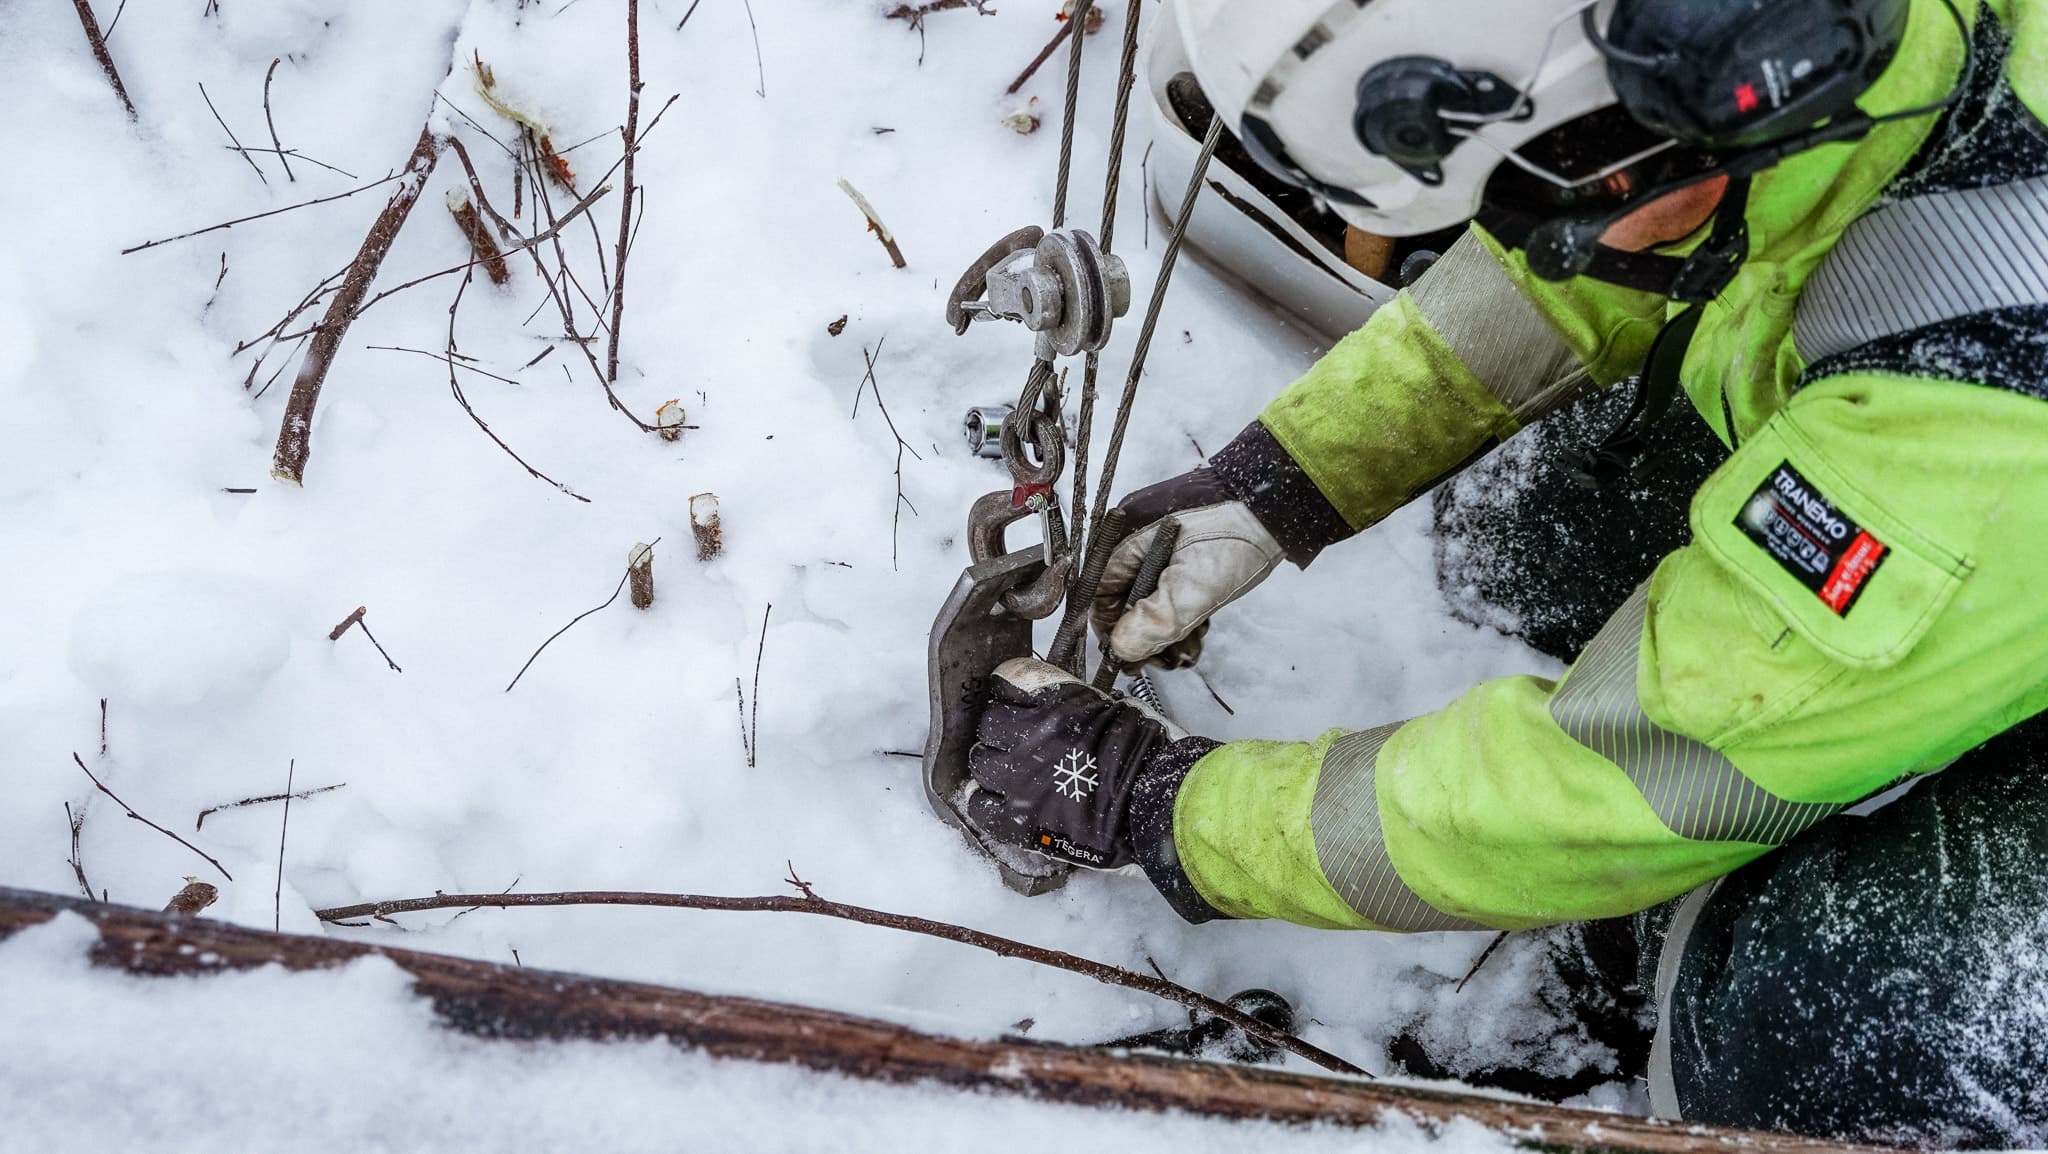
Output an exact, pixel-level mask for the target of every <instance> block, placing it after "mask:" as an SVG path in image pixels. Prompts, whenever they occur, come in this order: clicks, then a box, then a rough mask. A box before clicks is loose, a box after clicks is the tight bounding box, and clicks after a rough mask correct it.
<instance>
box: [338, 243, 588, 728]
mask: <svg viewBox="0 0 2048 1154" xmlns="http://www.w3.org/2000/svg"><path fill="white" fill-rule="evenodd" d="M471 275H474V274H471ZM470 279H471V276H464V277H463V278H462V284H461V285H460V286H459V287H457V288H456V290H455V300H454V301H453V302H451V303H450V304H449V305H448V355H447V356H446V357H443V358H442V359H443V360H445V361H447V362H448V391H449V392H450V393H451V394H453V395H454V397H455V403H456V404H458V405H461V406H462V411H463V412H465V413H468V414H469V419H470V420H472V421H474V422H476V427H477V428H479V429H482V430H483V432H484V436H486V437H489V438H490V439H491V443H492V444H494V445H496V446H498V447H499V448H500V449H503V450H505V455H506V456H508V457H510V458H512V460H513V461H515V462H517V463H518V465H519V467H520V468H522V469H525V470H526V473H527V475H528V476H530V477H532V478H533V479H534V480H536V481H540V482H542V483H544V484H547V485H549V486H552V487H553V488H554V489H556V490H557V491H559V492H562V493H566V494H567V495H569V496H571V497H574V498H575V499H577V500H578V501H581V502H583V503H584V504H586V505H588V504H590V498H588V497H586V496H584V495H583V494H581V493H578V492H577V491H576V490H574V489H571V488H570V487H569V486H567V485H564V484H563V483H561V482H560V481H557V480H555V479H554V478H553V477H550V476H548V475H547V474H546V473H543V472H541V471H540V470H539V469H536V468H534V467H533V466H532V465H529V464H527V463H526V458H524V457H521V456H520V455H519V454H518V453H515V452H513V451H512V446H510V445H508V444H506V443H505V440H504V438H502V437H500V436H498V434H497V433H495V432H493V431H492V430H491V427H490V426H489V425H487V424H485V423H484V419H483V418H482V417H480V416H478V415H477V412H476V410H475V409H474V408H472V407H471V406H470V403H469V398H468V397H467V396H465V395H463V392H462V382H461V381H459V380H457V379H456V376H455V370H456V367H457V365H456V361H455V357H456V355H457V354H456V352H455V313H456V310H458V309H460V308H461V307H462V294H463V293H464V292H467V291H468V290H469V282H470ZM463 367H467V366H463ZM499 379H500V380H503V379H504V378H502V377H500V378H499ZM363 632H365V633H368V632H369V629H368V627H367V626H366V627H365V628H364V630H363ZM373 640H374V639H373ZM377 648H378V650H379V651H380V652H381V651H382V650H383V646H381V645H380V646H378V647H377ZM535 656H538V654H536V655H535ZM385 660H386V661H389V660H391V659H390V657H389V656H386V657H385ZM392 668H393V669H397V668H398V666H397V665H395V664H394V665H393V666H392ZM522 672H523V671H522ZM514 680H515V681H516V680H518V679H517V678H514ZM505 688H506V691H507V692H510V691H511V688H512V687H511V686H509V685H508V686H506V687H505Z"/></svg>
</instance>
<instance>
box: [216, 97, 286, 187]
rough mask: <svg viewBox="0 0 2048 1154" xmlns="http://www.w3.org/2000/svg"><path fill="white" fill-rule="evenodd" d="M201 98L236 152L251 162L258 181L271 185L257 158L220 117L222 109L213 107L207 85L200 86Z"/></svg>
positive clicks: (250, 165)
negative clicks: (236, 137) (207, 92)
mask: <svg viewBox="0 0 2048 1154" xmlns="http://www.w3.org/2000/svg"><path fill="white" fill-rule="evenodd" d="M266 90H267V85H266ZM199 98H200V99H201V100H204V101H206V110H207V111H208V112H211V113H213V122H214V123H215V124H218V125H220V130H221V131H222V132H225V133H227V134H228V143H229V144H231V145H233V146H234V150H235V151H236V152H239V153H241V154H242V159H243V160H246V161H248V162H249V168H250V169H251V170H252V171H254V172H255V173H256V179H258V180H260V181H262V182H263V183H265V184H269V183H270V178H269V177H267V176H265V175H263V167H262V166H261V165H259V164H257V163H256V158H255V157H253V156H250V155H249V150H248V149H246V148H243V147H242V142H241V141H239V140H237V139H235V130H234V129H232V128H229V127H228V122H227V121H226V120H223V119H222V118H221V115H220V109H218V108H215V107H214V106H213V97H211V96H208V95H207V94H206V85H204V84H201V85H200V86H199Z"/></svg>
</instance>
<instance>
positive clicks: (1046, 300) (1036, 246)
mask: <svg viewBox="0 0 2048 1154" xmlns="http://www.w3.org/2000/svg"><path fill="white" fill-rule="evenodd" d="M1130 309H1131V274H1130V270H1129V269H1128V268H1127V267H1125V265H1124V262H1123V259H1122V258H1121V257H1118V256H1116V255H1115V254H1113V253H1107V252H1104V251H1102V246H1101V245H1099V244H1097V243H1096V241H1095V238H1094V237H1093V236H1091V235H1089V234H1088V233H1087V232H1085V231H1083V230H1081V229H1078V228H1065V229H1058V230H1055V231H1053V232H1045V231H1044V230H1042V229H1039V228H1037V227H1035V226H1034V227H1031V228H1023V229H1019V230H1017V231H1016V232H1013V233H1011V234H1010V235H1009V236H1006V237H1004V238H1003V239H1002V240H999V241H997V242H996V243H995V244H994V245H993V246H991V247H990V248H989V250H988V251H987V252H985V253H983V254H982V255H981V257H980V259H978V260H976V261H975V262H974V263H973V264H972V265H969V266H968V269H967V271H966V272H965V273H963V274H962V275H961V277H960V283H959V284H957V285H955V286H954V287H953V292H952V294H951V295H950V296H949V297H947V299H946V319H947V320H948V321H949V322H951V323H952V325H953V330H954V331H955V332H959V333H964V332H966V331H967V326H968V325H969V324H971V323H973V322H974V321H975V320H977V319H991V318H993V319H1000V320H1008V321H1016V322H1018V323H1020V324H1022V325H1023V326H1024V327H1025V328H1027V329H1030V330H1031V331H1032V332H1034V333H1037V334H1038V353H1039V356H1040V357H1041V358H1045V359H1050V358H1051V357H1052V356H1053V355H1055V354H1057V355H1059V356H1067V357H1071V356H1074V355H1076V354H1078V353H1084V352H1099V351H1101V349H1102V348H1103V347H1104V346H1105V345H1107V344H1109V334H1110V329H1111V326H1112V325H1113V324H1114V323H1115V321H1116V319H1117V318H1118V317H1120V316H1123V315H1124V314H1125V313H1127V312H1129V311H1130Z"/></svg>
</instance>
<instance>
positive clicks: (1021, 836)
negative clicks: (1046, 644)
mask: <svg viewBox="0 0 2048 1154" xmlns="http://www.w3.org/2000/svg"><path fill="white" fill-rule="evenodd" d="M989 681H990V691H991V698H992V699H991V701H990V703H989V706H988V708H987V710H985V711H984V712H983V713H982V715H981V723H980V725H979V727H978V728H977V729H976V730H975V745H974V748H973V750H972V751H970V752H969V753H968V755H967V769H968V772H969V773H971V774H973V776H974V782H973V784H972V785H971V786H970V787H969V788H970V790H971V792H970V793H969V794H968V796H967V800H966V803H965V807H964V808H965V809H966V813H967V820H968V821H970V822H972V823H973V824H974V825H975V827H976V828H978V829H980V830H981V831H982V832H983V833H985V834H987V835H988V836H989V837H990V838H991V839H993V840H995V841H997V842H1000V843H1002V844H1005V845H1012V846H1016V847H1018V848H1019V849H1028V850H1034V851H1036V852H1038V853H1042V854H1045V855H1047V856H1048V857H1055V858H1059V859H1061V860H1062V861H1069V862H1073V863H1075V864H1077V865H1084V866H1091V867H1093V868H1096V869H1116V868H1118V867H1119V866H1124V865H1128V864H1130V862H1131V861H1132V857H1131V846H1130V837H1129V832H1128V828H1127V826H1128V810H1129V807H1130V802H1131V794H1132V790H1133V788H1134V787H1135V786H1136V785H1137V783H1138V781H1139V779H1140V777H1141V776H1142V775H1143V772H1144V769H1145V766H1146V763H1147V761H1149V760H1150V758H1151V757H1152V755H1153V754H1154V753H1156V752H1158V751H1160V750H1162V749H1164V748H1166V747H1167V745H1168V744H1169V743H1171V742H1172V741H1173V740H1175V739H1177V738H1179V737H1182V736H1185V735H1184V734H1182V733H1180V732H1179V731H1178V730H1177V729H1174V728H1172V727H1171V726H1170V724H1169V723H1168V722H1166V721H1165V719H1163V718H1161V717H1159V716H1158V715H1157V714H1154V713H1152V712H1151V711H1149V710H1147V709H1145V708H1144V707H1143V706H1140V705H1138V704H1137V703H1136V702H1132V701H1128V700H1118V699H1116V698H1113V697H1111V696H1110V695H1109V694H1107V693H1104V692H1102V691H1101V690H1098V689H1095V688H1093V687H1092V686H1089V685H1088V684H1086V683H1084V682H1082V681H1079V680H1077V679H1076V678H1074V677H1073V676H1072V675H1070V674H1069V673H1067V672H1066V671H1065V670H1063V669H1060V668H1059V667H1057V666H1054V665H1048V664H1046V663H1045V662H1043V661H1039V660H1037V659H1035V658H1031V657H1019V658H1016V659H1014V660H1011V661H1006V662H1004V663H1003V664H1002V665H1001V666H999V667H997V669H996V671H995V676H993V677H991V678H990V679H989Z"/></svg>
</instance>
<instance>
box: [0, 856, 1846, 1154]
mask: <svg viewBox="0 0 2048 1154" xmlns="http://www.w3.org/2000/svg"><path fill="white" fill-rule="evenodd" d="M65 911H69V912H72V913H75V914H77V915H78V916H80V917H83V918H84V919H86V920H87V921H88V922H90V923H91V924H92V925H93V926H94V927H95V929H96V930H97V932H98V935H99V940H98V941H97V942H96V943H95V944H94V945H93V947H92V949H91V951H90V954H89V956H90V957H91V960H92V962H93V964H95V965H98V966H102V967H107V968H110V969H115V970H120V971H125V972H127V973H131V974H136V975H170V974H184V975H206V974H212V973H219V972H222V971H227V970H236V971H242V970H253V969H259V968H262V967H265V966H271V965H278V966H282V967H283V968H284V969H286V970H290V971H308V970H322V969H329V968H333V967H338V966H343V965H347V964H349V963H350V962H353V961H355V960H356V959H358V958H364V957H381V958H384V959H387V960H388V961H390V962H391V963H392V964H394V965H396V966H398V967H399V968H400V969H402V970H404V971H405V972H406V973H407V974H408V975H410V977H411V979H412V982H413V991H414V993H415V994H416V995H417V996H419V997H421V998H425V999H428V1000H429V1001H430V1002H431V1003H432V1005H433V1007H434V1010H435V1012H436V1013H437V1014H438V1015H439V1016H440V1018H441V1020H442V1021H443V1022H444V1023H445V1024H447V1025H448V1026H450V1027H452V1028H454V1029H457V1030H461V1031H464V1032H465V1033H468V1034H472V1035H477V1036H481V1037H484V1038H495V1039H516V1040H519V1041H521V1042H523V1043H527V1044H530V1043H531V1042H533V1041H534V1040H542V1039H555V1040H567V1039H606V1040H618V1039H662V1040H666V1041H668V1042H670V1043H671V1044H673V1045H677V1046H683V1047H689V1048H691V1049H695V1050H698V1051H700V1052H702V1053H703V1054H704V1055H706V1056H707V1057H710V1058H719V1059H727V1060H740V1061H751V1062H776V1063H785V1064H789V1065H795V1066H800V1067H802V1068H804V1069H806V1070H810V1071H816V1072H821V1073H838V1074H844V1075H849V1076H852V1077H856V1078H863V1079H867V1080H871V1081H876V1082H884V1083H892V1084H924V1085H934V1084H936V1085H940V1086H946V1087H950V1088H953V1089H958V1090H963V1091H969V1092H975V1093H982V1094H1001V1095H1015V1096H1020V1097H1023V1098H1026V1099H1030V1100H1036V1101H1044V1102H1059V1103H1066V1104H1070V1105H1078V1106H1098V1107H1100V1106H1110V1107H1119V1108H1122V1109H1126V1110H1144V1111H1148V1112H1160V1113H1165V1112H1175V1111H1178V1112H1185V1113H1188V1114H1192V1115H1195V1116H1197V1117H1206V1118H1217V1119H1259V1120H1263V1121H1267V1122H1273V1123H1282V1124H1291V1125H1297V1126H1306V1125H1322V1126H1337V1127H1347V1128H1367V1127H1376V1126H1379V1125H1382V1124H1384V1123H1386V1122H1388V1121H1392V1120H1394V1119H1397V1118H1398V1119H1401V1120H1404V1121H1406V1122H1408V1123H1410V1124H1420V1125H1421V1126H1423V1127H1424V1128H1425V1129H1427V1130H1430V1131H1438V1130H1441V1129H1442V1128H1444V1127H1446V1126H1448V1125H1450V1124H1452V1123H1454V1122H1458V1121H1460V1120H1463V1121H1466V1122H1468V1123H1471V1124H1476V1125H1479V1126H1483V1127H1486V1128H1487V1129H1489V1130H1491V1131H1493V1132H1495V1133H1497V1134H1499V1135H1500V1136H1501V1138H1502V1139H1503V1140H1504V1141H1507V1142H1510V1143H1514V1144H1517V1145H1520V1146H1524V1147H1535V1148H1541V1149H1545V1150H1551V1151H1573V1152H1581V1151H1583V1152H1587V1154H1592V1152H1596V1151H1599V1152H1607V1154H1612V1152H1614V1151H1633V1152H1640V1154H1877V1151H1876V1150H1875V1148H1872V1147H1858V1146H1850V1145H1847V1144H1843V1143H1837V1142H1824V1141H1819V1140H1815V1139H1810V1138H1799V1137H1794V1136H1791V1135H1786V1134H1770V1133H1764V1132H1761V1131H1740V1130H1732V1129H1727V1128H1723V1127H1714V1126H1706V1125H1701V1124H1698V1123H1692V1122H1663V1121H1658V1120H1656V1119H1649V1118H1635V1117H1630V1116H1628V1115H1625V1114H1614V1113H1606V1112H1595V1111H1591V1110H1569V1109H1563V1108H1560V1107H1556V1106H1547V1105H1542V1104H1538V1103H1531V1102H1519V1101H1512V1100H1503V1099H1499V1098H1485V1097H1480V1096H1479V1095H1476V1094H1460V1093H1451V1092H1448V1091H1443V1090H1434V1089H1424V1088H1419V1087H1412V1086H1400V1085H1388V1084H1385V1083H1379V1082H1361V1081H1355V1080H1349V1079H1340V1078H1328V1077H1318V1076H1313V1075H1306V1074H1293V1073H1287V1072H1284V1071H1280V1070H1271V1069H1259V1068H1248V1067H1244V1066H1226V1065H1218V1064H1215V1063H1209V1062H1198V1061H1189V1060H1187V1059H1180V1058H1166V1057H1156V1056H1153V1055H1124V1054H1115V1053H1108V1052H1104V1051H1102V1050H1099V1049H1091V1048H1077V1047H1072V1046H1061V1045H1057V1044H1052V1043H1045V1042H1029V1041H1022V1040H1006V1041H996V1042H979V1041H967V1040H964V1039H959V1038H943V1037H937V1036H934V1035H930V1034H923V1033H919V1032H917V1031H915V1030H911V1029H909V1028H907V1027H904V1026H898V1025H894V1024H892V1023H888V1022H879V1021H875V1020H874V1019H871V1018H860V1017H855V1016H853V1015H850V1014H843V1013H837V1012H834V1011H830V1010H821V1009H814V1008H811V1007H807V1006H796V1005H789V1004H787V1003H778V1002H768V1001H763V1000H759V999H754V998H739V997H730V996H716V995H709V994H700V993H695V992H693V991H689V990H678V989H673V988H670V987H663V986H652V985H646V984H643V983H637V982H623V981H613V980H606V979H597V978H590V977H585V976H581V975H576V974H564V973H556V972H550V971H546V970H538V969H534V970H528V969H523V968H520V967H518V966H516V965H515V966H503V965H497V964H495V963H491V962H482V961H475V960H472V959H468V958H454V957H448V956H446V955H441V954H430V953H423V952H420V951H417V950H405V949H397V948H393V947H388V946H377V945H370V944H366V943H362V942H352V941H342V940H338V939H333V938H326V937H310V936H300V935H292V934H274V933H271V932H269V931H267V930H258V929H249V928H244V927H241V926H236V925H232V924H230V923H227V922H221V921H208V920H202V919H179V918H172V917H169V916H166V915H164V914H160V913H155V912H152V911H147V910H137V909H132V908H129V907H123V906H107V905H94V904H92V903H90V902H84V901H80V900H78V899H76V898H66V897H59V896H57V895H54V894H38V893H30V892H27V891H22V890H0V938H5V937H8V936H11V935H13V934H15V933H18V932H20V931H21V930H24V929H29V928H32V927H35V926H39V925H43V924H45V923H47V922H48V921H49V920H50V919H52V918H54V917H56V916H57V915H58V914H59V913H62V912H65Z"/></svg>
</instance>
